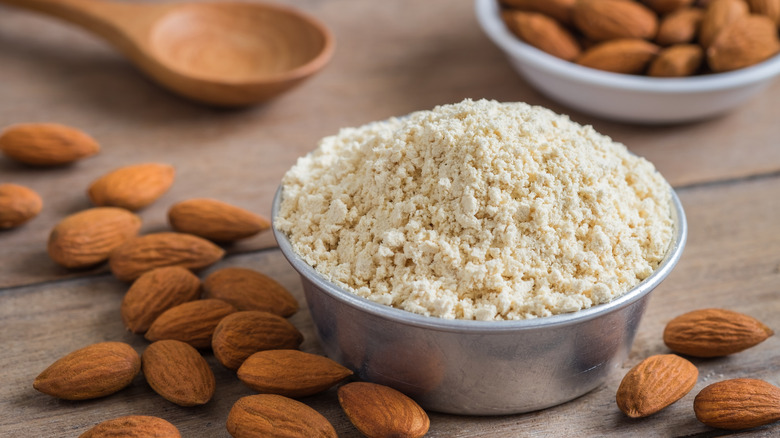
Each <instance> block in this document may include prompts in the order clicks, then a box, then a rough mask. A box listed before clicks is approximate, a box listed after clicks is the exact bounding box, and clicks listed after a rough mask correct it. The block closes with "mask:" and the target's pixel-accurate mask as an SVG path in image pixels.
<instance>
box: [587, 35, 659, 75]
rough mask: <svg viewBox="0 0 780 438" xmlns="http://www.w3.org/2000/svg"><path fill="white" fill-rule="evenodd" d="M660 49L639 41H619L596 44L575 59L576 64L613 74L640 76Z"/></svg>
mask: <svg viewBox="0 0 780 438" xmlns="http://www.w3.org/2000/svg"><path fill="white" fill-rule="evenodd" d="M659 51H660V48H659V47H658V46H656V45H655V44H653V43H650V42H647V41H645V40H640V39H619V40H612V41H607V42H604V43H600V44H597V45H595V46H593V47H591V48H590V49H588V50H586V51H585V52H584V53H583V54H582V56H580V57H579V58H577V64H580V65H583V66H585V67H590V68H595V69H599V70H605V71H610V72H613V73H626V74H640V73H642V72H643V71H644V70H645V69H646V68H647V66H648V64H650V62H651V61H652V60H653V58H655V56H656V55H657V54H658V52H659Z"/></svg>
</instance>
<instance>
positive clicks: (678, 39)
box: [655, 8, 704, 46]
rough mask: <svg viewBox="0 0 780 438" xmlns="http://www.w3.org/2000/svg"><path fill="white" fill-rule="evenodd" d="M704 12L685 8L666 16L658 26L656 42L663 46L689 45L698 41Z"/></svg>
mask: <svg viewBox="0 0 780 438" xmlns="http://www.w3.org/2000/svg"><path fill="white" fill-rule="evenodd" d="M703 16H704V11H703V10H702V9H699V8H685V9H680V10H678V11H675V12H673V13H671V14H669V15H667V16H665V17H664V18H663V19H662V20H661V23H660V24H659V25H658V34H657V35H656V36H655V42H656V43H658V44H660V45H662V46H670V45H673V44H687V43H690V42H693V41H694V40H695V39H696V35H697V33H698V31H699V25H700V24H701V20H702V17H703Z"/></svg>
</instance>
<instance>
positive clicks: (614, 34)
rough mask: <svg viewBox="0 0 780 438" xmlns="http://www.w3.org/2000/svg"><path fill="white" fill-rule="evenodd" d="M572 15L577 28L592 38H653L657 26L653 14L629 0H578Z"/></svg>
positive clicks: (602, 39)
mask: <svg viewBox="0 0 780 438" xmlns="http://www.w3.org/2000/svg"><path fill="white" fill-rule="evenodd" d="M572 18H573V21H574V25H575V26H576V27H577V29H579V30H580V31H581V32H582V33H583V34H584V35H585V36H586V37H588V38H590V39H591V40H594V41H606V40H612V39H618V38H644V39H652V38H653V37H655V34H656V32H657V30H658V17H657V16H656V14H655V13H654V12H653V11H651V10H650V9H648V8H647V7H646V6H644V5H642V4H641V3H637V2H635V1H632V0H579V1H578V2H576V3H575V4H574V9H573V10H572Z"/></svg>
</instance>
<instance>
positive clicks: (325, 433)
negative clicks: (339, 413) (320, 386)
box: [227, 394, 337, 438]
mask: <svg viewBox="0 0 780 438" xmlns="http://www.w3.org/2000/svg"><path fill="white" fill-rule="evenodd" d="M227 430H228V433H230V435H231V436H233V437H234V438H255V437H279V438H299V437H320V438H336V437H337V435H336V430H335V429H333V426H332V425H331V424H330V423H329V422H328V420H327V419H325V417H323V416H322V415H320V413H319V412H317V411H315V410H314V409H312V408H310V407H308V406H306V405H305V404H303V403H301V402H299V401H296V400H293V399H290V398H287V397H282V396H280V395H275V394H259V395H250V396H247V397H241V398H240V399H238V401H236V403H235V404H234V405H233V407H232V408H230V413H229V414H228V418H227Z"/></svg>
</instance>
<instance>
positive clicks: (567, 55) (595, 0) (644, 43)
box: [498, 0, 780, 77]
mask: <svg viewBox="0 0 780 438" xmlns="http://www.w3.org/2000/svg"><path fill="white" fill-rule="evenodd" d="M498 1H499V3H500V4H501V6H502V7H503V9H502V18H503V20H504V22H505V23H506V25H507V27H508V28H509V29H510V30H511V31H512V32H513V33H514V34H515V35H516V36H517V37H518V38H520V39H521V40H523V41H525V42H526V43H528V44H530V45H532V46H534V47H536V48H538V49H540V50H543V51H545V52H547V53H549V54H551V55H553V56H556V57H559V58H561V59H564V60H566V61H571V62H575V63H577V64H580V65H583V66H586V67H591V68H595V69H599V70H605V71H610V72H614V73H625V74H637V75H639V74H647V75H649V76H655V77H684V76H691V75H694V74H704V73H710V72H712V73H718V72H726V71H731V70H737V69H740V68H744V67H748V66H751V65H754V64H757V63H759V62H762V61H764V60H766V59H768V58H770V57H772V56H774V55H775V54H777V53H778V52H780V37H778V26H780V0H642V1H635V0H498Z"/></svg>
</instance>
